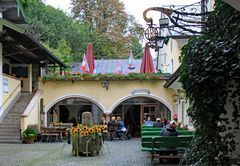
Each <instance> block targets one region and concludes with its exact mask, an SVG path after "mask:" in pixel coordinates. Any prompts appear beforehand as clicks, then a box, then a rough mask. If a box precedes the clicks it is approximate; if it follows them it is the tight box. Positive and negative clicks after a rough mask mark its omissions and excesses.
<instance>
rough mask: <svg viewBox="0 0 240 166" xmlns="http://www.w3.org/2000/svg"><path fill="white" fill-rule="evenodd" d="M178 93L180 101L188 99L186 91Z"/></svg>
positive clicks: (180, 90) (178, 91)
mask: <svg viewBox="0 0 240 166" xmlns="http://www.w3.org/2000/svg"><path fill="white" fill-rule="evenodd" d="M177 93H178V94H179V99H180V100H185V99H186V93H185V91H184V90H182V89H178V90H177Z"/></svg>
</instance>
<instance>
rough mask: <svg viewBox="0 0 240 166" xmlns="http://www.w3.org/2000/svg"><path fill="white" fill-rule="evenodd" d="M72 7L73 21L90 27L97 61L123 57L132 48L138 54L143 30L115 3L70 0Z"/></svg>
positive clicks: (118, 3) (99, 0) (110, 0)
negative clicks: (104, 58) (102, 58)
mask: <svg viewBox="0 0 240 166" xmlns="http://www.w3.org/2000/svg"><path fill="white" fill-rule="evenodd" d="M72 6H73V8H72V12H73V17H74V18H75V19H77V20H78V21H79V22H83V23H86V24H89V25H90V31H91V32H90V34H89V36H90V38H91V39H92V41H93V43H94V47H96V48H97V49H96V54H97V57H98V58H101V57H107V58H114V57H116V58H119V57H122V58H123V57H127V56H128V55H129V50H130V48H132V47H133V46H134V48H133V49H134V50H136V53H137V54H138V53H140V52H141V51H142V47H141V44H140V42H139V41H141V36H142V34H143V31H142V29H143V28H142V26H141V25H140V24H138V23H136V21H135V19H134V17H133V16H131V15H128V14H127V13H126V12H125V11H124V4H123V3H121V2H119V0H72Z"/></svg>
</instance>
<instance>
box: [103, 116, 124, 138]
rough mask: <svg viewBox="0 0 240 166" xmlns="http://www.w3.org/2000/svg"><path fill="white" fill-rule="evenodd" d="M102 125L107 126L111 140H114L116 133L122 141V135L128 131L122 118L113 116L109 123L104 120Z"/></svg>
mask: <svg viewBox="0 0 240 166" xmlns="http://www.w3.org/2000/svg"><path fill="white" fill-rule="evenodd" d="M101 123H102V124H105V125H107V130H108V133H109V135H110V140H112V139H113V134H114V133H115V134H116V136H117V137H118V138H119V139H121V137H122V135H123V134H124V133H125V132H126V131H127V129H126V127H125V125H124V122H123V121H122V119H121V117H120V116H117V118H116V117H115V116H113V117H112V118H111V120H110V121H109V122H108V123H107V122H106V120H105V118H103V119H102V121H101Z"/></svg>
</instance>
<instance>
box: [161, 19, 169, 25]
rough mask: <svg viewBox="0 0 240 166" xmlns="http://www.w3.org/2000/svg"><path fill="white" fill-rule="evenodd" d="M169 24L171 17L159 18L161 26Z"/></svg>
mask: <svg viewBox="0 0 240 166" xmlns="http://www.w3.org/2000/svg"><path fill="white" fill-rule="evenodd" d="M168 24H169V19H168V18H160V19H159V25H160V27H167V26H168Z"/></svg>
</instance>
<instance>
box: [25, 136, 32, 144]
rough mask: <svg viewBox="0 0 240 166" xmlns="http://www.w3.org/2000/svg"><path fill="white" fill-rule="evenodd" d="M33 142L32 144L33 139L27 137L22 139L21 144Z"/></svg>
mask: <svg viewBox="0 0 240 166" xmlns="http://www.w3.org/2000/svg"><path fill="white" fill-rule="evenodd" d="M33 142H34V138H29V137H27V138H26V137H25V138H23V143H25V144H32V143H33Z"/></svg>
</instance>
